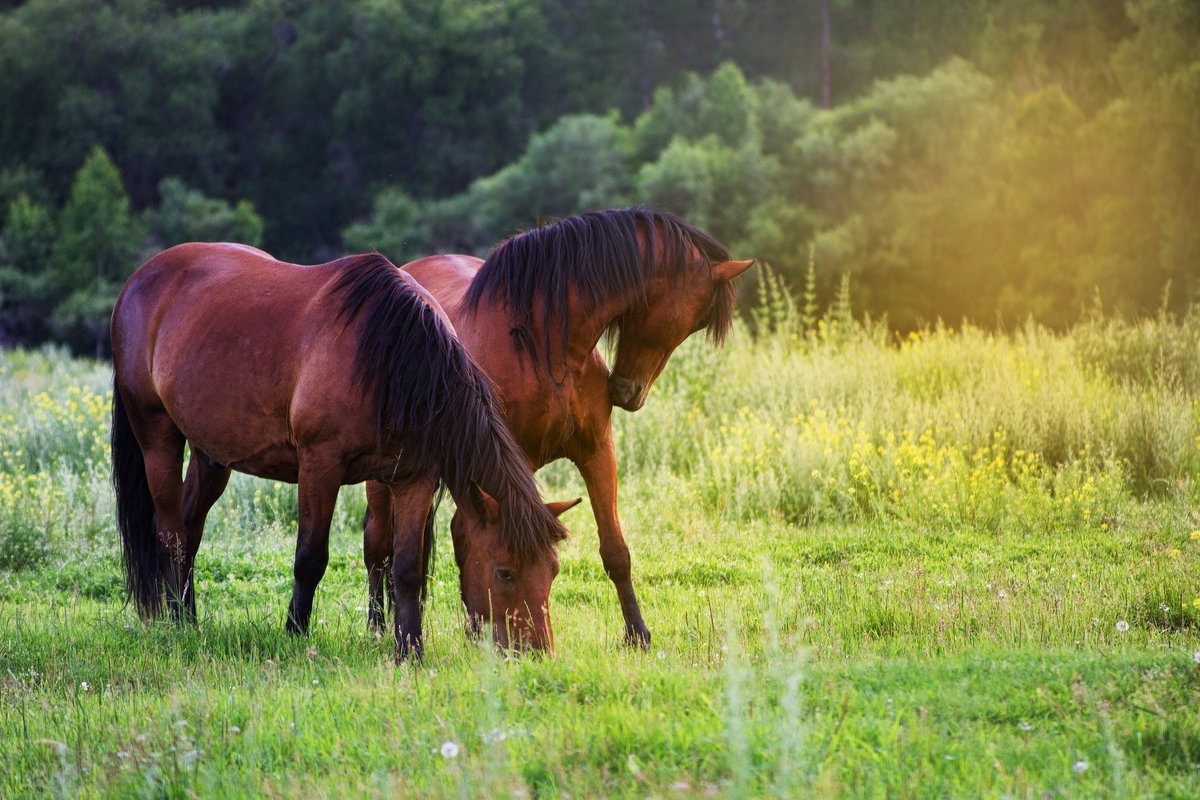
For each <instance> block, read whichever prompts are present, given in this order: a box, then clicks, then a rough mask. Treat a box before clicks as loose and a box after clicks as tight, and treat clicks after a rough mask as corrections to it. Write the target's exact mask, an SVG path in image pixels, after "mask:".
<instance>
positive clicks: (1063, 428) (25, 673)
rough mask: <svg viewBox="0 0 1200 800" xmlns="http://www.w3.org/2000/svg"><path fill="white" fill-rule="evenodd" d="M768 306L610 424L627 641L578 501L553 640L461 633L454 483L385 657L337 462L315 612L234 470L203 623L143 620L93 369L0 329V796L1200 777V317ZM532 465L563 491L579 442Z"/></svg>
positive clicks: (824, 786)
mask: <svg viewBox="0 0 1200 800" xmlns="http://www.w3.org/2000/svg"><path fill="white" fill-rule="evenodd" d="M1189 319H1190V318H1189ZM760 321H761V320H760ZM766 322H768V323H771V324H770V326H767V327H771V328H773V331H771V332H768V331H767V330H766V327H764V329H763V330H761V331H760V334H759V336H758V337H757V339H753V338H751V337H750V336H749V335H748V333H747V332H746V331H745V330H744V329H739V330H738V331H735V335H734V337H733V340H732V341H731V343H730V345H729V346H728V347H727V348H726V350H724V351H721V352H719V353H713V352H712V351H710V350H709V349H708V348H707V346H706V345H704V344H703V343H702V342H689V343H687V344H686V345H685V346H684V348H683V349H682V350H681V351H680V352H679V353H677V355H676V357H675V358H674V359H673V361H672V363H671V366H670V367H669V368H668V370H667V372H666V374H665V375H664V376H663V378H662V380H661V381H660V383H659V384H658V385H657V386H656V388H655V389H654V392H653V394H652V397H651V402H650V403H648V405H647V407H646V409H644V410H643V411H641V412H639V413H638V414H636V415H627V414H620V415H618V417H617V419H616V423H617V434H618V448H619V454H620V462H621V469H622V489H621V499H622V520H623V522H624V525H625V528H626V533H627V537H628V539H629V542H630V546H631V549H632V551H633V554H634V571H635V582H636V585H637V587H638V590H639V595H640V597H641V600H642V604H643V610H644V612H645V615H646V618H647V621H648V623H649V624H650V627H651V630H652V632H653V635H654V639H653V644H652V646H651V648H650V650H649V651H648V652H645V653H643V652H632V651H629V650H627V649H625V648H624V647H623V646H622V645H621V638H622V633H623V627H622V624H621V620H620V612H619V609H618V606H617V602H616V598H615V594H614V592H613V590H612V586H611V583H610V582H609V581H608V578H607V577H606V575H605V573H604V570H603V568H602V566H601V564H600V561H599V558H598V555H597V553H596V541H595V537H594V533H593V532H594V523H593V521H592V519H591V515H590V511H589V510H588V509H587V508H586V506H582V507H580V508H578V509H575V510H574V511H572V512H570V513H569V514H568V515H567V516H566V518H565V521H566V522H567V523H568V525H569V526H570V528H571V530H572V537H571V538H570V539H569V540H568V541H567V542H565V543H564V545H563V547H562V549H561V551H560V555H561V565H562V572H561V574H560V576H559V578H558V580H557V581H556V583H555V587H554V593H553V618H554V623H555V634H556V640H557V643H558V654H557V655H556V656H555V657H554V658H551V659H544V658H526V659H519V660H507V659H504V658H503V657H502V656H500V655H498V654H496V653H494V652H492V651H491V649H490V648H488V647H487V646H482V647H481V646H479V645H477V644H474V643H472V642H470V641H469V640H468V639H467V637H466V636H465V635H464V631H463V620H462V614H461V611H460V609H459V606H458V599H457V572H456V570H455V568H454V563H453V559H452V558H451V557H450V554H449V549H450V548H449V541H448V536H447V533H446V531H445V523H444V519H445V515H446V513H447V512H448V511H449V508H447V509H446V510H445V511H444V512H443V522H442V523H441V524H440V525H439V539H440V541H439V548H440V551H441V552H440V555H439V558H438V560H437V563H436V566H435V573H434V576H433V586H432V595H431V601H430V607H429V609H428V615H427V616H428V619H427V634H428V641H427V657H426V660H425V662H424V663H423V664H421V665H404V666H400V667H397V666H395V665H394V664H393V663H392V652H393V644H392V643H391V642H390V641H388V640H387V639H377V638H375V637H374V636H371V635H368V634H367V632H366V630H365V625H364V618H365V608H364V606H365V600H366V592H365V583H366V581H365V568H364V567H363V565H362V558H361V550H360V543H361V538H360V537H361V529H360V527H359V526H360V523H361V517H362V511H363V500H362V492H361V489H360V488H357V487H351V488H347V489H345V490H344V491H343V492H342V497H341V499H340V501H339V504H338V510H337V514H336V517H335V522H334V533H333V537H332V542H331V544H332V557H331V562H330V568H329V571H328V573H327V574H326V577H325V579H324V581H323V582H322V584H321V587H320V590H319V591H318V595H317V605H316V608H315V612H314V625H313V634H312V636H311V637H310V638H308V639H305V640H296V639H290V638H288V637H287V636H286V635H285V634H284V633H283V614H284V607H285V605H286V602H287V597H288V593H289V591H290V585H291V560H292V550H293V547H294V541H295V534H294V525H295V515H296V507H295V500H294V489H293V487H289V486H285V485H281V484H274V483H270V482H265V481H258V480H255V479H251V478H247V477H245V476H235V477H234V480H233V481H232V482H231V485H230V488H229V491H228V492H227V493H226V495H225V497H224V498H223V499H222V500H221V501H220V503H218V505H217V506H216V507H215V508H214V510H213V513H212V515H211V516H210V525H209V530H208V533H207V536H206V541H205V542H204V544H203V546H202V547H201V550H200V556H199V559H198V564H197V569H198V576H197V585H198V600H199V612H200V623H199V625H198V626H197V627H196V628H194V629H178V628H175V627H173V626H171V625H168V624H156V625H150V626H145V625H143V624H141V623H140V622H138V621H137V619H136V616H135V615H134V613H133V611H132V609H131V608H130V607H128V606H127V605H125V604H124V602H123V598H122V572H121V567H120V561H119V546H118V544H117V540H116V535H115V532H114V530H113V521H112V516H113V512H112V497H111V488H110V486H109V484H108V466H107V453H106V448H105V447H104V446H103V442H104V441H105V437H106V435H107V402H108V398H107V392H108V385H109V375H108V372H107V368H106V367H105V366H104V365H97V364H92V363H88V362H78V361H72V360H70V359H67V358H66V357H64V356H63V355H62V354H60V353H55V352H44V353H23V352H15V353H4V354H0V526H2V527H0V691H2V692H3V701H2V702H0V742H2V743H3V747H0V795H2V796H5V797H17V796H29V797H43V796H61V797H78V796H112V797H128V796H170V797H184V796H189V795H192V794H194V795H197V796H222V797H227V796H244V797H258V796H265V795H275V796H304V797H311V796H322V797H323V796H329V797H334V796H337V797H341V796H347V795H360V796H380V797H382V796H385V795H395V794H399V795H402V796H405V795H406V796H422V797H480V796H489V797H533V796H560V795H567V794H569V795H571V796H574V797H593V796H605V797H638V798H643V797H649V796H657V797H708V796H721V797H761V796H768V795H774V796H778V797H792V796H801V797H804V796H813V797H863V798H874V797H946V796H952V797H978V796H984V797H998V796H1003V795H1006V794H1007V795H1011V796H1014V797H1022V798H1024V797H1044V796H1046V795H1047V793H1048V794H1049V796H1052V797H1060V796H1062V797H1114V798H1115V797H1140V796H1147V795H1152V796H1164V797H1191V796H1195V795H1197V794H1200V719H1198V718H1197V717H1196V715H1195V713H1194V709H1195V708H1196V707H1198V706H1200V663H1197V660H1198V659H1200V569H1198V568H1197V564H1198V563H1200V531H1198V530H1197V529H1198V528H1200V516H1198V514H1197V502H1196V500H1197V498H1196V489H1195V486H1194V484H1195V478H1196V474H1197V468H1198V467H1197V458H1198V455H1197V439H1196V437H1197V436H1198V435H1200V430H1198V429H1200V414H1198V407H1197V405H1196V401H1195V400H1194V398H1193V395H1194V394H1195V388H1196V387H1195V386H1194V384H1193V383H1192V379H1191V378H1190V377H1188V376H1191V375H1193V374H1195V372H1194V370H1195V367H1194V364H1192V363H1191V361H1190V360H1189V359H1192V358H1196V359H1200V348H1197V349H1196V350H1194V351H1193V353H1194V355H1188V351H1187V348H1186V347H1184V346H1183V345H1182V344H1180V342H1179V338H1180V337H1185V338H1186V337H1187V336H1190V335H1191V334H1189V333H1188V331H1189V330H1191V328H1189V327H1188V326H1189V325H1191V323H1190V322H1187V321H1173V320H1169V319H1162V320H1158V321H1155V322H1147V323H1139V324H1138V325H1136V326H1135V325H1129V324H1123V323H1114V322H1112V321H1108V320H1098V321H1095V322H1093V323H1089V326H1085V327H1083V328H1080V329H1077V330H1075V331H1073V332H1071V333H1070V334H1066V335H1053V334H1050V333H1048V332H1045V331H1042V330H1040V329H1037V328H1028V329H1023V330H1021V331H1019V332H1017V333H1015V334H1013V335H1011V336H1005V335H997V334H994V333H988V332H985V331H982V330H977V329H972V328H967V329H964V330H958V331H950V330H947V329H934V330H929V331H924V332H921V333H919V334H917V335H914V336H912V337H909V338H906V339H904V340H902V341H899V342H892V341H889V340H888V337H886V336H884V335H883V334H882V333H881V330H880V329H878V328H874V327H870V326H866V327H863V326H858V325H849V324H848V323H846V322H845V321H844V320H843V321H841V322H838V321H834V320H827V321H826V322H825V323H824V324H823V325H819V326H814V328H813V330H811V331H807V330H804V329H803V326H802V325H799V324H797V319H796V318H795V312H794V311H786V313H784V314H782V315H780V316H778V317H777V318H775V319H773V320H770V319H768V320H766ZM1146 325H1157V326H1159V328H1158V332H1159V334H1160V335H1159V336H1158V337H1155V336H1151V335H1149V334H1148V333H1147V331H1146V327H1145V326H1146ZM1156 341H1160V342H1167V343H1168V344H1169V347H1167V348H1166V349H1165V350H1164V351H1163V352H1164V353H1165V355H1161V357H1160V355H1154V354H1149V355H1147V354H1144V353H1142V354H1140V355H1139V353H1140V351H1139V348H1145V347H1150V346H1154V345H1153V343H1154V342H1156ZM1105 353H1107V354H1109V355H1107V356H1106V355H1104V354H1105ZM1113 354H1116V355H1113ZM1144 359H1151V360H1152V361H1153V363H1157V364H1159V365H1160V366H1162V369H1163V370H1165V371H1166V372H1165V373H1164V375H1165V377H1161V378H1152V379H1151V378H1148V377H1147V373H1146V371H1145V370H1142V369H1141V368H1140V367H1137V366H1136V365H1137V364H1142V363H1143V362H1144ZM1131 364H1132V365H1135V366H1130V365H1131ZM1172 375H1173V376H1175V377H1171V376H1172ZM541 477H542V479H543V482H544V484H545V492H544V493H545V495H546V497H547V498H548V499H565V498H568V497H574V496H578V495H581V494H583V486H582V481H581V480H580V478H579V476H578V474H577V473H575V472H574V470H573V469H572V468H571V467H570V466H569V465H567V464H564V463H559V464H555V465H552V466H551V467H549V468H547V469H546V470H543V472H542V473H541ZM448 505H449V504H448Z"/></svg>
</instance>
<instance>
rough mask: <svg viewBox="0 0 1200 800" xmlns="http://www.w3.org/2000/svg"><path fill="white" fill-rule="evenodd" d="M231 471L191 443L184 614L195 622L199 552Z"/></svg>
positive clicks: (185, 492) (185, 485)
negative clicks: (205, 523)
mask: <svg viewBox="0 0 1200 800" xmlns="http://www.w3.org/2000/svg"><path fill="white" fill-rule="evenodd" d="M229 472H230V470H229V468H228V467H225V466H222V465H220V464H218V463H216V462H215V461H213V460H212V459H210V458H209V457H208V456H207V455H205V454H204V453H202V452H201V451H200V450H198V449H197V448H196V447H195V446H192V458H191V460H190V461H189V462H188V470H187V477H186V478H185V479H184V481H183V527H184V531H185V534H186V536H187V539H186V542H185V544H184V554H183V555H184V562H183V615H184V617H185V618H187V619H189V620H190V621H192V622H195V621H196V582H195V567H196V551H197V550H199V549H200V540H201V539H202V538H203V537H204V522H205V520H207V519H208V512H209V509H211V508H212V507H213V503H215V502H217V498H219V497H220V496H221V494H222V493H223V492H224V491H225V486H226V485H227V484H228V483H229Z"/></svg>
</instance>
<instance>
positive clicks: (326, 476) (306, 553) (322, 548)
mask: <svg viewBox="0 0 1200 800" xmlns="http://www.w3.org/2000/svg"><path fill="white" fill-rule="evenodd" d="M342 474H343V473H342V468H341V466H340V465H339V463H338V459H337V458H336V457H335V458H331V459H317V458H314V457H312V456H308V457H305V456H304V455H302V456H301V459H300V474H299V480H298V481H297V484H298V485H297V489H296V490H297V492H298V495H299V503H298V505H299V510H300V524H299V533H298V535H297V537H296V560H295V564H294V566H293V574H294V576H295V584H294V585H293V587H292V601H291V603H290V604H289V605H288V618H287V630H288V633H291V634H307V633H308V619H309V617H310V616H311V615H312V605H313V595H314V594H315V593H316V591H317V584H318V583H320V582H321V577H322V576H324V574H325V567H327V566H328V565H329V524H330V521H331V520H332V519H333V507H334V505H335V504H336V503H337V495H338V489H339V488H340V486H341V482H342V481H341V478H342Z"/></svg>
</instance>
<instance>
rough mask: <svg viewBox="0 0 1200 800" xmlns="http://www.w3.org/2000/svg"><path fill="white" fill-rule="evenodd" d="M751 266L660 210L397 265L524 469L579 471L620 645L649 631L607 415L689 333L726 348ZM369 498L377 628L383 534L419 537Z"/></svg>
mask: <svg viewBox="0 0 1200 800" xmlns="http://www.w3.org/2000/svg"><path fill="white" fill-rule="evenodd" d="M753 263H754V261H753V260H749V261H732V260H730V256H729V251H728V250H727V249H726V248H725V247H724V246H723V245H721V244H720V243H718V242H717V241H716V240H715V239H713V238H712V237H711V236H709V235H707V234H705V233H704V232H702V231H700V230H699V229H697V228H695V227H693V226H691V225H689V224H687V223H686V222H684V221H683V220H681V219H680V218H678V217H676V216H674V215H672V214H669V213H666V212H662V211H653V210H649V209H645V208H640V207H639V208H629V209H613V210H607V211H595V212H589V213H586V214H582V215H579V216H574V217H568V218H566V219H562V220H560V221H558V222H555V223H553V224H550V225H545V226H542V227H539V228H536V229H534V230H531V231H528V232H525V233H522V234H519V235H517V236H514V237H512V238H510V239H508V240H506V241H504V242H502V243H501V244H500V245H498V246H497V247H496V248H494V249H493V250H492V252H491V254H490V255H489V256H488V258H487V259H486V260H485V261H481V260H480V259H477V258H473V257H470V256H462V255H451V256H431V257H428V258H422V259H419V260H417V261H413V262H411V263H409V264H406V265H404V266H403V267H402V268H401V269H402V271H404V272H407V273H409V274H411V275H414V276H415V277H416V278H417V280H418V281H420V282H421V284H422V285H423V286H425V288H427V289H428V290H429V291H430V292H431V293H432V294H433V295H434V296H435V297H436V298H437V299H438V300H439V301H440V302H441V304H442V306H443V307H444V308H446V309H447V310H448V313H449V314H450V317H451V320H452V321H453V323H454V325H455V328H456V330H457V331H458V335H459V339H460V341H462V343H463V344H464V345H465V346H466V348H467V350H468V351H469V352H470V353H471V356H472V357H473V358H474V359H475V361H476V363H477V364H479V366H480V367H481V368H482V369H483V370H484V372H486V373H487V374H488V375H489V376H490V377H491V378H492V380H493V382H494V383H495V386H496V389H497V391H498V393H499V396H500V398H501V400H502V401H503V406H504V412H505V417H506V419H507V421H508V425H509V428H510V430H511V431H512V434H513V436H514V438H515V439H516V441H517V443H518V444H519V445H520V447H521V448H522V449H523V450H524V452H525V455H526V457H527V458H528V459H529V463H530V465H531V466H532V467H533V468H535V469H537V468H540V467H542V466H544V465H545V464H547V463H549V462H551V461H555V460H557V459H559V458H568V459H570V460H571V461H572V462H574V464H575V466H576V467H577V468H578V469H579V472H580V474H581V475H582V476H583V480H584V483H585V485H586V486H587V492H588V498H589V500H590V502H591V505H592V510H593V511H594V513H595V518H596V525H597V533H598V536H599V539H600V557H601V560H602V561H603V563H604V569H605V571H606V572H607V574H608V576H609V578H610V579H611V580H612V582H613V584H614V586H615V587H616V591H617V597H618V599H619V601H620V604H621V613H622V616H623V617H624V622H625V639H626V641H627V642H628V643H630V644H635V645H641V646H643V647H648V646H649V643H650V631H649V629H648V628H647V627H646V623H645V621H644V620H643V618H642V613H641V609H640V607H639V605H638V601H637V596H636V594H635V592H634V588H633V582H632V579H631V575H630V556H629V547H628V545H626V543H625V538H624V536H623V535H622V532H621V523H620V519H619V518H618V515H617V462H616V455H615V452H614V448H613V436H612V424H611V417H612V408H613V406H614V405H616V406H618V407H620V408H623V409H626V410H628V411H636V410H637V409H639V408H641V407H642V404H643V403H645V401H646V396H647V393H648V392H649V390H650V387H651V385H652V384H653V383H654V380H655V379H656V378H657V377H658V375H659V374H660V373H661V372H662V370H663V368H664V367H665V366H666V364H667V360H668V359H669V358H670V356H671V353H672V352H673V351H674V350H675V348H676V347H678V346H679V345H680V344H681V343H682V342H683V340H684V339H686V338H687V337H688V336H690V335H691V334H693V333H695V332H697V331H700V330H707V332H708V336H709V338H710V339H711V340H712V341H713V343H714V344H720V343H721V342H722V341H723V340H724V337H725V335H726V333H727V332H728V330H729V327H730V325H731V323H732V319H733V306H734V302H735V292H734V284H733V281H734V279H735V278H736V277H737V276H738V275H740V274H741V273H742V272H744V271H746V270H747V269H748V268H749V267H750V266H751V265H752V264H753ZM606 333H607V334H608V335H609V336H611V337H613V338H615V340H616V361H615V364H614V366H613V368H612V370H611V371H610V370H609V369H608V366H607V364H606V363H605V361H604V358H603V357H602V356H601V354H600V353H599V351H598V350H597V344H598V343H599V341H600V338H601V336H603V335H605V334H606ZM367 497H368V503H367V516H366V520H365V522H364V557H365V560H366V563H367V569H368V574H369V575H371V576H372V580H371V582H370V584H369V587H370V588H369V593H370V603H369V608H370V611H369V613H368V619H369V624H370V625H371V626H372V627H374V628H376V629H379V628H381V627H382V625H383V613H382V598H383V597H384V590H383V587H382V583H383V580H384V578H386V575H387V574H388V565H387V562H386V556H387V554H388V553H390V552H392V550H393V549H395V550H396V551H399V550H400V549H402V548H401V547H400V546H399V545H395V546H393V543H392V542H393V538H409V539H416V538H418V537H419V534H418V533H417V532H415V531H414V530H413V528H412V526H411V523H409V524H406V523H405V522H404V521H403V520H400V519H396V518H395V516H396V515H395V513H394V511H393V509H392V508H390V507H389V503H391V497H390V496H389V495H388V493H387V492H386V491H383V490H382V487H379V486H372V485H371V484H368V486H367ZM465 522H466V519H465V518H463V519H460V518H458V517H457V516H456V517H455V519H454V520H453V521H452V523H451V532H452V535H453V538H454V544H455V557H456V559H457V560H458V561H459V564H460V565H462V564H463V563H464V562H469V561H470V560H471V559H472V558H474V557H475V556H474V554H475V551H476V548H475V547H474V545H473V544H472V542H471V541H470V537H468V536H467V535H466V530H465V527H464V525H465ZM468 575H469V572H468V571H464V570H460V580H461V589H462V593H463V599H464V601H465V603H466V605H467V608H468V612H469V611H470V609H471V608H472V607H475V606H477V605H478V600H472V597H473V595H474V594H475V593H477V592H478V589H477V588H476V587H473V586H471V585H470V584H469V582H468ZM469 619H470V620H471V622H472V627H474V619H473V618H472V617H471V616H470V615H469Z"/></svg>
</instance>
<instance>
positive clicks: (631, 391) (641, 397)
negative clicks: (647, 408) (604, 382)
mask: <svg viewBox="0 0 1200 800" xmlns="http://www.w3.org/2000/svg"><path fill="white" fill-rule="evenodd" d="M645 388H646V385H645V384H644V383H638V382H636V381H631V380H629V379H628V378H622V377H621V376H620V375H616V374H612V375H609V376H608V399H609V400H611V401H612V404H613V405H614V406H617V407H618V408H623V409H625V410H626V411H637V410H638V409H639V408H641V407H642V406H643V405H644V404H645V403H646V395H645V392H644V391H643V390H644V389H645Z"/></svg>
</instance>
